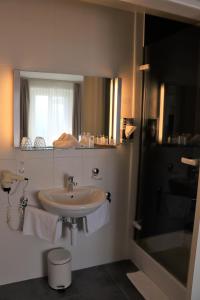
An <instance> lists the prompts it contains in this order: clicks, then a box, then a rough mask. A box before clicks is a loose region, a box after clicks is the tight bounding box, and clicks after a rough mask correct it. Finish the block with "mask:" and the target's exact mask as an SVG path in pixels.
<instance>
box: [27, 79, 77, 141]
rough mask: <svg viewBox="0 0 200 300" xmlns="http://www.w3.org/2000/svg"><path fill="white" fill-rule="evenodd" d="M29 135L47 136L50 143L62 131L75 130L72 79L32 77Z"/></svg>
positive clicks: (30, 84)
mask: <svg viewBox="0 0 200 300" xmlns="http://www.w3.org/2000/svg"><path fill="white" fill-rule="evenodd" d="M29 92H30V108H29V124H28V135H29V137H30V138H31V139H32V141H34V139H35V137H36V136H42V137H44V138H45V141H46V145H47V146H51V145H52V142H53V141H54V140H56V139H57V138H58V137H59V136H60V135H61V134H62V133H63V132H66V133H70V134H72V118H73V83H69V82H65V81H63V82H62V81H54V80H43V79H30V80H29Z"/></svg>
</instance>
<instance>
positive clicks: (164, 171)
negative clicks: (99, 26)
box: [134, 17, 200, 284]
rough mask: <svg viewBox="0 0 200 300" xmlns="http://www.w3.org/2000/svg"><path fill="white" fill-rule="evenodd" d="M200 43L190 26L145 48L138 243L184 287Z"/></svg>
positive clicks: (197, 135) (197, 141)
mask: <svg viewBox="0 0 200 300" xmlns="http://www.w3.org/2000/svg"><path fill="white" fill-rule="evenodd" d="M150 18H154V17H150ZM169 22H171V21H169ZM199 41H200V39H199V31H198V29H196V28H195V27H189V28H184V29H181V30H177V31H176V32H170V34H168V35H167V36H166V35H165V36H164V37H162V38H159V39H158V40H157V41H154V42H152V43H150V44H148V45H146V46H145V63H148V64H150V70H149V71H148V72H145V73H144V90H143V113H142V132H141V144H140V167H139V185H138V195H137V213H136V221H135V227H136V230H135V236H134V238H135V240H136V242H137V243H138V244H139V245H140V246H141V247H142V248H143V249H144V250H145V251H146V252H147V253H148V254H150V255H151V256H152V257H153V258H154V259H155V260H156V261H158V262H159V263H160V264H161V265H162V266H163V267H165V268H166V269H167V270H168V271H169V272H170V273H171V274H172V275H173V276H175V277H176V278H177V279H178V280H180V281H181V282H182V283H183V284H186V283H187V275H188V267H189V259H190V248H191V240H192V233H193V224H194V215H195V206H196V194H197V185H198V173H199V161H198V158H200V121H199V120H200V94H199V92H200V89H199V87H200V82H198V77H199V76H198V75H199V74H198V72H199V69H198V63H197V62H198V60H199Z"/></svg>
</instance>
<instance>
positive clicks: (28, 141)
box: [21, 136, 32, 149]
mask: <svg viewBox="0 0 200 300" xmlns="http://www.w3.org/2000/svg"><path fill="white" fill-rule="evenodd" d="M31 147H32V142H31V139H30V138H29V137H26V136H24V137H23V138H22V140H21V148H23V149H30V148H31Z"/></svg>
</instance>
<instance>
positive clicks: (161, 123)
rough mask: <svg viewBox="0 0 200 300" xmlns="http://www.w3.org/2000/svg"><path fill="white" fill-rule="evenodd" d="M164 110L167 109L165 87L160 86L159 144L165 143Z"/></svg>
mask: <svg viewBox="0 0 200 300" xmlns="http://www.w3.org/2000/svg"><path fill="white" fill-rule="evenodd" d="M164 109H165V85H164V83H162V84H161V86H160V114H159V131H158V143H159V144H162V142H163V126H164Z"/></svg>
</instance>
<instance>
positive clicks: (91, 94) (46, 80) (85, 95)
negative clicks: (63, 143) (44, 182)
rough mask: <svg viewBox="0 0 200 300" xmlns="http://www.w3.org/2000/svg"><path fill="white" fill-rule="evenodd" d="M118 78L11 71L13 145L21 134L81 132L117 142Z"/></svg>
mask: <svg viewBox="0 0 200 300" xmlns="http://www.w3.org/2000/svg"><path fill="white" fill-rule="evenodd" d="M120 106H121V80H120V79H119V78H115V79H111V78H104V77H95V76H82V75H70V74H55V73H42V72H27V71H19V70H15V71H14V146H15V147H19V146H20V141H21V139H22V137H29V138H30V139H31V140H32V141H34V139H35V138H36V137H37V136H41V137H43V138H44V139H45V141H46V145H47V146H48V147H51V146H52V142H53V141H54V140H56V139H57V138H58V137H59V136H60V135H61V134H62V133H63V132H66V133H68V134H72V135H73V136H74V137H76V138H77V139H79V136H80V135H81V134H82V133H83V132H86V133H87V132H89V133H90V134H91V135H93V136H95V137H97V136H105V137H108V140H112V143H113V141H114V144H118V143H119V141H120V138H119V136H120V125H119V124H120Z"/></svg>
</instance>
